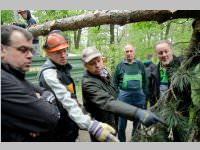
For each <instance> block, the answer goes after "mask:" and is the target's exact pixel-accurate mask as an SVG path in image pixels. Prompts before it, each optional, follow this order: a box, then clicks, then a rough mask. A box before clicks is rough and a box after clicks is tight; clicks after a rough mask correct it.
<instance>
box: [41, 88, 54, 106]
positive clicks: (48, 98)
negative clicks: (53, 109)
mask: <svg viewBox="0 0 200 150" xmlns="http://www.w3.org/2000/svg"><path fill="white" fill-rule="evenodd" d="M41 98H42V99H44V100H45V101H48V102H49V103H51V104H56V98H55V96H54V94H53V93H52V92H50V91H44V92H43V93H42V95H41Z"/></svg>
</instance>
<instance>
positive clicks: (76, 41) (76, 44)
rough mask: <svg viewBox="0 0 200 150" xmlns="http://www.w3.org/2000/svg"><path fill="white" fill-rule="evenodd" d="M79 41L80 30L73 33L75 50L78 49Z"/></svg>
mask: <svg viewBox="0 0 200 150" xmlns="http://www.w3.org/2000/svg"><path fill="white" fill-rule="evenodd" d="M80 39H81V29H78V31H74V45H75V49H79V43H80Z"/></svg>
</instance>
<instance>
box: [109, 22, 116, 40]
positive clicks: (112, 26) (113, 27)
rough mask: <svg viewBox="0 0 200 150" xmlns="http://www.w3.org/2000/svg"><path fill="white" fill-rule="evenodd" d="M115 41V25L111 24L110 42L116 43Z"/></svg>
mask: <svg viewBox="0 0 200 150" xmlns="http://www.w3.org/2000/svg"><path fill="white" fill-rule="evenodd" d="M114 42H115V25H114V24H110V44H114Z"/></svg>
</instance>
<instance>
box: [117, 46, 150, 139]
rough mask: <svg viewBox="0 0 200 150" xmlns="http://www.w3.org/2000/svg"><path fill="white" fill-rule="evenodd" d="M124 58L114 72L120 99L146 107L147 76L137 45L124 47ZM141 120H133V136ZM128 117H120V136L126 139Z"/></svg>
mask: <svg viewBox="0 0 200 150" xmlns="http://www.w3.org/2000/svg"><path fill="white" fill-rule="evenodd" d="M124 56H125V58H124V60H123V61H121V62H120V63H119V64H118V65H117V67H116V70H115V72H114V76H113V83H114V86H115V89H116V90H117V91H118V92H119V99H120V100H121V101H123V102H125V103H128V104H130V105H133V106H136V107H139V108H142V109H146V95H147V77H146V71H145V67H144V64H143V63H142V62H141V61H139V60H137V59H136V58H135V47H134V46H133V45H131V44H127V45H126V46H125V47H124ZM138 123H139V121H138V120H137V119H135V120H134V121H133V130H132V136H134V134H135V131H136V129H137V127H138V125H139V124H138ZM126 125H127V119H126V118H124V117H119V125H118V138H119V140H120V141H122V142H125V141H126V135H125V130H126Z"/></svg>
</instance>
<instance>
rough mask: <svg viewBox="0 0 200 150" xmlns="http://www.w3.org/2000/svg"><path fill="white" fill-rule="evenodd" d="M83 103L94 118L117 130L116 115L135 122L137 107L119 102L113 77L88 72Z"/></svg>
mask: <svg viewBox="0 0 200 150" xmlns="http://www.w3.org/2000/svg"><path fill="white" fill-rule="evenodd" d="M82 94H83V103H84V106H85V108H86V110H87V111H88V112H90V113H91V115H92V117H93V118H95V119H96V120H98V121H102V122H106V123H108V124H110V125H111V126H113V127H115V128H116V122H115V115H119V116H122V117H125V118H127V119H129V120H134V116H135V112H136V110H137V107H134V106H131V105H129V104H126V103H123V102H121V101H119V100H117V97H116V92H115V89H114V86H113V83H112V80H111V77H110V76H109V77H107V78H105V77H100V76H95V75H92V74H90V73H89V72H86V73H85V74H84V76H83V80H82Z"/></svg>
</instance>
